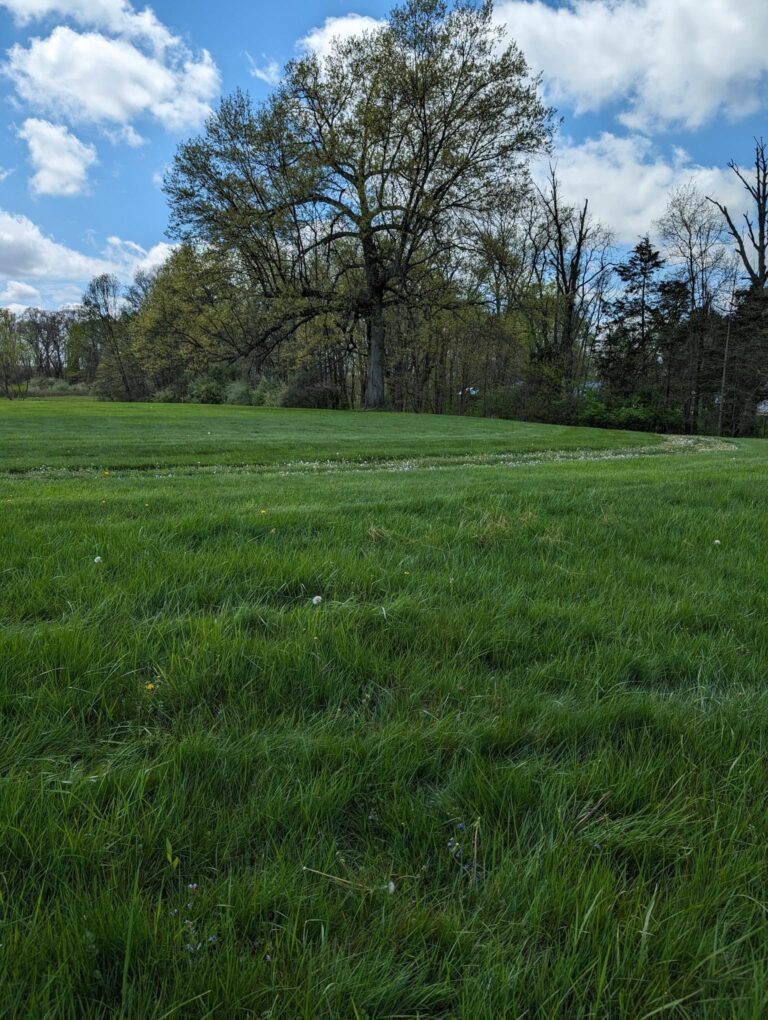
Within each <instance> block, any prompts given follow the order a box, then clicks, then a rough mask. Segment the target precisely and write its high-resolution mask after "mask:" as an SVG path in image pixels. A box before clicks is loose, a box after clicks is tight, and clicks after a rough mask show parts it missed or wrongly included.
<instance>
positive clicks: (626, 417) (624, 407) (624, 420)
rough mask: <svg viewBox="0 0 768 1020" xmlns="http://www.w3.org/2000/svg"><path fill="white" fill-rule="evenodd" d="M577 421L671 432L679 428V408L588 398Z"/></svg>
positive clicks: (644, 430)
mask: <svg viewBox="0 0 768 1020" xmlns="http://www.w3.org/2000/svg"><path fill="white" fill-rule="evenodd" d="M576 424H578V425H591V426H594V427H597V428H611V429H632V430H635V431H638V432H670V431H676V430H678V429H680V428H681V426H682V415H681V413H680V410H679V409H678V408H675V407H664V405H663V404H659V403H655V402H649V403H643V402H642V401H636V402H624V401H611V400H610V399H608V400H600V399H598V398H596V397H588V398H587V399H586V400H585V401H584V402H583V403H582V405H581V407H580V408H579V411H578V414H577V416H576Z"/></svg>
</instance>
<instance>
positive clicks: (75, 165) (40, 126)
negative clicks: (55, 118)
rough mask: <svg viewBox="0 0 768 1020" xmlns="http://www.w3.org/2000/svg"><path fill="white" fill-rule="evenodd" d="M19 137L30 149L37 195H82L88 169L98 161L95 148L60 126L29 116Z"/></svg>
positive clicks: (32, 183)
mask: <svg viewBox="0 0 768 1020" xmlns="http://www.w3.org/2000/svg"><path fill="white" fill-rule="evenodd" d="M19 138H23V139H24V141H25V142H26V143H27V145H28V146H29V158H30V160H31V162H32V166H33V167H34V168H35V173H34V175H33V176H32V177H31V178H30V187H31V188H32V191H33V192H34V193H35V194H36V195H80V194H82V193H83V192H84V191H85V190H86V186H87V178H88V168H89V167H90V166H93V164H94V163H96V162H97V159H96V149H95V148H94V147H93V146H92V145H84V144H83V142H81V141H80V139H79V138H76V137H75V136H74V135H73V134H71V133H70V132H69V131H67V129H66V128H65V127H63V126H62V125H61V124H51V122H50V121H47V120H37V119H36V118H34V117H30V118H29V119H27V120H25V121H24V123H23V125H22V127H21V130H20V131H19Z"/></svg>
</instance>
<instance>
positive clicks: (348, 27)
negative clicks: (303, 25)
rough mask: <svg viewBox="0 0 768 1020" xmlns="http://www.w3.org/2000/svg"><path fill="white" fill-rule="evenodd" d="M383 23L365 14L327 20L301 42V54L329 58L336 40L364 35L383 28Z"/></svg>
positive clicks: (346, 15) (344, 15) (299, 45)
mask: <svg viewBox="0 0 768 1020" xmlns="http://www.w3.org/2000/svg"><path fill="white" fill-rule="evenodd" d="M383 24H384V22H383V21H377V20H376V18H369V17H368V16H367V15H364V14H343V15H341V16H339V17H334V18H326V19H325V21H324V22H323V24H322V25H321V26H320V27H319V28H313V29H312V30H311V31H310V32H308V33H307V35H305V36H304V38H303V39H300V40H299V43H298V47H297V48H298V50H299V51H300V52H305V53H307V52H312V53H316V54H317V55H318V56H319V57H325V56H327V55H328V54H329V53H330V51H331V47H332V45H333V42H334V40H335V39H342V40H344V39H349V38H350V37H351V36H355V35H362V33H363V32H373V31H376V30H377V29H379V28H381V27H382V25H383Z"/></svg>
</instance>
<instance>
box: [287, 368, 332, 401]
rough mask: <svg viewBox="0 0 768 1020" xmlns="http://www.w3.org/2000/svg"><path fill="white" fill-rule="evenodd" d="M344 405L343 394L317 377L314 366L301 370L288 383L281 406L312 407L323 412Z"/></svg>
mask: <svg viewBox="0 0 768 1020" xmlns="http://www.w3.org/2000/svg"><path fill="white" fill-rule="evenodd" d="M343 404H344V394H343V393H342V392H341V390H340V389H339V387H338V386H336V385H335V384H334V383H332V382H330V381H329V380H327V379H323V378H321V377H320V376H319V374H318V372H317V368H316V366H314V365H312V364H309V365H305V366H304V367H303V368H301V369H300V370H299V371H298V372H297V373H296V375H294V376H293V377H292V378H291V379H290V380H289V382H288V386H287V387H286V391H285V395H284V396H283V405H284V406H285V407H313V408H317V409H318V410H323V411H336V410H338V409H339V408H340V407H342V406H343Z"/></svg>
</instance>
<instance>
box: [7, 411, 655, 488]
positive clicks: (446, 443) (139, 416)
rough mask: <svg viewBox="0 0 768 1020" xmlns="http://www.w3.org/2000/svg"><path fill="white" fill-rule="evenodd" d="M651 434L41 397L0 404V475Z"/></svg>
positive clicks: (525, 448)
mask: <svg viewBox="0 0 768 1020" xmlns="http://www.w3.org/2000/svg"><path fill="white" fill-rule="evenodd" d="M660 442H661V440H660V438H659V437H657V436H650V435H648V434H644V433H639V432H620V431H610V430H607V429H588V428H568V427H566V426H559V425H535V424H530V423H527V422H511V421H496V420H490V419H485V418H459V417H450V416H435V415H415V414H389V413H376V414H372V415H365V414H359V413H357V412H351V411H333V412H329V411H310V410H295V409H288V408H262V407H221V406H215V405H214V406H206V405H201V404H104V403H100V402H98V401H95V400H89V399H82V398H76V399H72V398H70V399H63V398H59V399H56V398H50V399H43V400H24V401H20V400H18V401H3V402H2V403H1V404H0V473H3V472H8V471H30V470H35V469H40V468H46V467H48V468H52V467H64V468H102V469H104V468H106V469H109V468H116V467H121V468H150V467H172V466H182V465H187V466H190V467H197V466H206V465H217V466H218V465H275V464H286V463H289V462H296V461H318V460H319V461H326V460H328V461H337V462H344V461H377V460H386V459H389V458H408V457H431V458H441V457H452V456H459V455H460V456H473V455H474V456H477V455H492V454H504V453H510V454H514V453H532V452H537V451H550V450H571V451H573V450H610V449H616V448H632V447H646V446H648V445H649V444H658V443H660Z"/></svg>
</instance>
